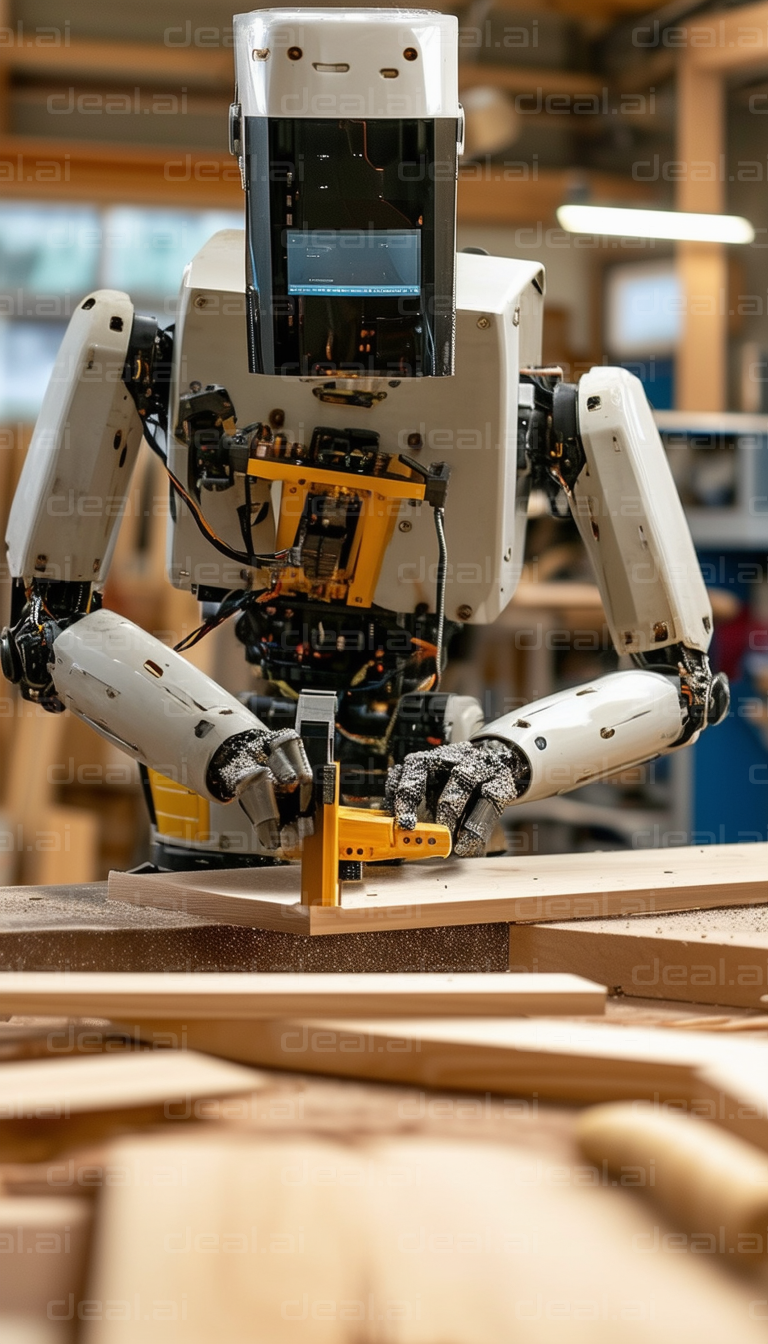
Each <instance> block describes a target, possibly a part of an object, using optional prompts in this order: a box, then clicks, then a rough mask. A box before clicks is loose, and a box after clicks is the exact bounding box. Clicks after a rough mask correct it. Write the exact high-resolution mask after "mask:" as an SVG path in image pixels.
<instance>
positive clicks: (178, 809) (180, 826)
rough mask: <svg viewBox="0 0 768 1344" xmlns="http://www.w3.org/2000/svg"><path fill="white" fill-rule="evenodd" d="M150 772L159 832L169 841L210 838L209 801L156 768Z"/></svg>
mask: <svg viewBox="0 0 768 1344" xmlns="http://www.w3.org/2000/svg"><path fill="white" fill-rule="evenodd" d="M148 774H149V787H150V789H151V790H152V803H153V805H154V809H155V820H156V825H157V829H158V832H159V834H160V835H162V836H163V838H164V839H166V840H181V841H184V842H186V843H187V844H191V843H192V842H194V841H195V840H197V841H200V842H202V841H205V840H208V838H209V836H210V831H211V809H210V806H209V803H208V800H207V799H206V798H201V797H200V794H199V793H194V792H193V790H192V789H187V788H185V787H184V785H183V784H177V783H176V781H175V780H173V779H167V778H166V776H165V775H159V774H158V773H157V771H156V770H149V771H148Z"/></svg>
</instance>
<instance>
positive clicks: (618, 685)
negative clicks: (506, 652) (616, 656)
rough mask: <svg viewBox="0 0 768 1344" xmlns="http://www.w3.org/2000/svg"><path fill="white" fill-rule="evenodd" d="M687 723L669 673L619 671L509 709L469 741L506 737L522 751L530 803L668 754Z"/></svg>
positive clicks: (523, 793) (524, 794)
mask: <svg viewBox="0 0 768 1344" xmlns="http://www.w3.org/2000/svg"><path fill="white" fill-rule="evenodd" d="M685 721H686V710H685V709H684V708H682V706H681V696H680V692H679V689H678V687H677V686H676V684H675V682H674V681H673V680H672V678H670V677H667V676H663V675H661V674H660V673H657V672H641V671H629V672H614V673H611V674H610V675H609V676H607V677H599V678H598V679H597V680H596V681H593V682H589V683H588V684H587V685H585V686H574V687H573V688H570V689H568V690H566V691H558V692H557V693H556V694H555V695H548V696H546V697H545V698H544V699H543V700H537V701H535V702H534V703H533V704H531V705H525V706H524V707H523V708H522V709H520V710H516V711H515V712H514V713H512V714H505V715H504V717H503V718H501V719H497V720H496V721H495V722H494V723H490V724H487V725H486V726H485V727H484V728H483V729H482V731H481V732H480V733H478V734H477V735H476V736H475V737H474V738H473V739H472V740H473V742H480V741H483V740H484V739H486V738H489V739H493V740H495V741H502V742H505V743H508V744H509V745H510V746H512V747H514V749H515V752H516V753H520V754H521V755H522V757H523V759H524V762H525V766H524V778H525V781H526V783H525V787H524V790H521V793H520V795H519V796H520V798H521V800H522V799H523V798H524V800H525V802H529V801H533V800H535V799H538V798H549V797H551V796H552V795H553V794H558V793H568V792H569V791H570V790H571V789H576V788H578V787H579V785H580V784H586V783H588V782H589V781H591V780H594V779H600V778H602V777H603V776H606V775H612V774H615V773H616V772H617V771H618V770H621V769H624V768H625V767H627V766H630V765H637V764H639V763H640V762H641V761H646V760H649V759H650V758H652V757H654V756H659V755H661V754H662V753H663V752H666V751H669V750H670V749H671V748H672V747H674V745H675V743H676V742H678V741H679V739H680V737H681V734H682V733H683V729H684V725H685Z"/></svg>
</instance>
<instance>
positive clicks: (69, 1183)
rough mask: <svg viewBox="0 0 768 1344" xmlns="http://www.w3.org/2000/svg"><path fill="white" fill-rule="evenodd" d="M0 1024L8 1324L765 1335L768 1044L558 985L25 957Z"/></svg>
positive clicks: (292, 1334)
mask: <svg viewBox="0 0 768 1344" xmlns="http://www.w3.org/2000/svg"><path fill="white" fill-rule="evenodd" d="M2 1014H8V1015H9V1016H10V1021H7V1022H6V1023H5V1024H0V1039H2V1038H3V1037H5V1039H6V1040H7V1041H8V1043H9V1045H8V1049H9V1050H10V1048H11V1044H13V1048H15V1050H16V1053H17V1058H16V1059H13V1058H10V1057H9V1056H8V1054H6V1055H5V1056H4V1062H2V1063H0V1189H1V1190H2V1191H3V1194H2V1196H0V1250H6V1251H7V1253H8V1255H9V1257H10V1258H9V1260H8V1261H7V1262H5V1263H6V1265H7V1266H8V1267H9V1268H11V1269H13V1270H14V1272H13V1273H11V1274H10V1275H9V1276H7V1283H5V1284H3V1281H2V1280H1V1279H0V1338H2V1335H3V1331H4V1330H5V1331H6V1333H8V1332H9V1331H16V1334H11V1337H13V1338H14V1339H15V1338H18V1339H19V1340H20V1341H21V1340H24V1339H27V1338H28V1339H30V1340H37V1339H39V1340H41V1341H42V1340H43V1339H46V1340H60V1341H61V1344H70V1342H71V1344H79V1341H81V1340H85V1341H86V1344H123V1341H131V1342H132V1344H133V1341H139V1340H141V1341H142V1344H145V1341H146V1342H148V1344H152V1342H153V1341H154V1340H157V1341H158V1344H159V1341H160V1340H162V1341H163V1344H165V1341H166V1340H171V1341H179V1344H182V1342H183V1344H198V1342H199V1344H202V1342H203V1341H204V1340H208V1339H210V1338H211V1337H212V1335H214V1333H215V1335H216V1336H217V1337H219V1336H220V1337H222V1338H226V1339H227V1340H232V1341H235V1342H236V1344H237V1342H238V1341H241V1340H242V1341H243V1342H244V1341H246V1340H249V1339H253V1338H265V1339H269V1340H270V1344H284V1342H285V1344H288V1341H291V1340H294V1339H296V1340H299V1339H301V1340H304V1339H306V1338H311V1339H312V1340H313V1344H314V1341H315V1340H317V1341H320V1342H321V1344H322V1341H324V1340H327V1341H328V1344H331V1341H333V1344H336V1341H339V1340H341V1341H345V1340H347V1341H349V1344H359V1342H360V1341H364V1342H368V1341H369V1342H370V1344H380V1341H382V1340H387V1341H389V1340H391V1341H393V1344H428V1342H429V1341H434V1340H436V1339H446V1340H447V1339H450V1340H451V1341H454V1342H455V1344H497V1341H498V1340H499V1339H500V1338H505V1337H508V1336H510V1334H512V1333H514V1338H515V1339H516V1340H519V1341H521V1342H522V1344H550V1342H551V1344H555V1341H560V1340H562V1339H564V1338H567V1339H568V1340H569V1344H570V1341H576V1344H582V1341H583V1344H594V1342H595V1341H597V1344H602V1342H603V1341H605V1344H608V1341H611V1344H612V1341H614V1340H615V1339H616V1338H617V1335H619V1334H620V1337H621V1338H622V1340H628V1341H630V1344H651V1341H653V1344H658V1341H661V1342H662V1344H667V1341H669V1344H673V1341H674V1344H681V1341H682V1344H687V1341H689V1340H690V1341H691V1344H710V1341H711V1344H716V1342H717V1344H719V1342H720V1341H721V1340H723V1339H728V1340H729V1342H730V1341H734V1344H753V1341H754V1344H757V1341H758V1339H763V1340H764V1326H763V1324H762V1319H761V1317H760V1313H759V1312H756V1311H755V1302H756V1301H758V1300H759V1293H758V1296H757V1298H756V1296H755V1288H754V1286H753V1285H752V1284H750V1283H749V1282H748V1281H747V1279H745V1277H744V1274H743V1272H742V1273H741V1274H737V1273H735V1272H734V1265H735V1264H736V1263H737V1262H738V1264H739V1266H740V1267H741V1270H742V1271H743V1270H744V1268H746V1270H747V1271H749V1270H750V1269H760V1271H761V1272H762V1269H763V1267H764V1266H766V1265H768V1259H766V1257H768V1238H764V1240H765V1242H766V1244H765V1245H764V1246H763V1245H762V1243H761V1248H760V1249H757V1247H758V1241H759V1239H760V1237H761V1236H762V1235H763V1234H764V1232H765V1228H764V1227H763V1228H762V1232H761V1231H760V1229H761V1227H762V1224H763V1223H765V1221H766V1219H768V1198H767V1197H766V1189H768V1155H767V1154H768V1081H766V1080H768V1038H767V1037H766V1035H765V1034H761V1033H760V1032H755V1033H752V1034H749V1035H747V1034H746V1033H745V1034H743V1035H741V1036H739V1038H738V1039H736V1040H735V1041H734V1040H733V1039H732V1038H731V1037H730V1036H726V1035H724V1034H723V1033H721V1032H720V1033H719V1032H715V1031H706V1030H704V1031H700V1030H691V1029H690V1026H691V1018H690V1010H687V1015H686V1011H684V1010H683V1009H681V1010H680V1011H679V1012H678V1013H677V1014H675V1013H670V1011H669V1010H666V1014H667V1015H666V1017H665V1016H664V1013H662V1012H659V1013H657V1015H656V1018H655V1019H654V1020H653V1021H651V1020H650V1016H651V1015H649V1014H646V1018H647V1019H648V1020H647V1023H646V1025H642V1026H640V1025H632V1021H633V1019H632V1015H631V1012H630V1011H629V1010H628V1009H623V1010H622V1011H621V1012H620V1011H619V1010H618V1009H617V1008H616V1006H615V1005H613V1004H611V1003H609V1004H608V1012H607V1013H606V998H605V990H604V988H603V987H602V985H601V984H599V983H596V982H594V981H587V980H584V979H582V978H580V977H578V976H575V975H572V974H567V973H557V974H509V973H507V974H499V975H494V974H485V975H483V974H479V975H478V974H466V975H437V974H421V975H408V974H397V973H394V974H382V975H373V974H371V975H366V974H351V973H349V974H342V973H336V974H306V975H304V976H298V977H297V976H292V975H281V974H267V973H265V974H258V975H248V974H222V973H219V972H216V973H201V974H194V975H192V974H188V973H169V974H162V973H150V972H143V973H124V974H122V975H114V974H104V973H99V972H94V973H79V972H77V973H66V972H64V973H61V972H33V973H32V972H30V973H26V972H15V973H3V974H0V1015H2ZM14 1014H15V1015H16V1016H13V1015H14ZM743 1020H744V1021H749V1018H747V1017H744V1019H743ZM677 1021H679V1022H680V1023H681V1024H682V1025H683V1026H684V1027H685V1029H684V1030H676V1029H674V1027H675V1023H676V1022H677ZM704 1021H705V1022H706V1018H705V1019H704ZM26 1046H28V1047H29V1055H30V1057H24V1056H25V1048H26ZM0 1057H2V1055H1V1052H0ZM595 1103H600V1105H598V1106H597V1107H595V1105H594V1104H595ZM563 1107H567V1108H568V1109H563ZM669 1108H674V1109H675V1110H676V1111H677V1112H682V1114H679V1113H678V1114H676V1115H675V1116H674V1117H672V1119H671V1121H670V1119H669V1115H668V1111H669ZM639 1194H640V1195H642V1196H643V1198H639V1197H638V1195H639ZM761 1220H762V1221H761ZM713 1238H714V1240H713ZM702 1247H706V1248H708V1250H707V1257H705V1256H704V1255H703V1253H702ZM46 1248H48V1250H49V1251H50V1254H51V1255H52V1256H53V1257H55V1258H54V1259H53V1260H52V1261H50V1262H49V1261H48V1260H47V1259H46V1255H47V1253H48V1251H46ZM617 1322H618V1323H619V1325H617Z"/></svg>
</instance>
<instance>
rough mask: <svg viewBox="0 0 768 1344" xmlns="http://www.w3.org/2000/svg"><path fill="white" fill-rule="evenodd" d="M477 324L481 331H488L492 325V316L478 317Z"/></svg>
mask: <svg viewBox="0 0 768 1344" xmlns="http://www.w3.org/2000/svg"><path fill="white" fill-rule="evenodd" d="M477 325H478V327H479V328H480V330H481V331H487V330H488V327H490V325H491V319H490V317H478V319H477Z"/></svg>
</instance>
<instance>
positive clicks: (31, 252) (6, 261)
mask: <svg viewBox="0 0 768 1344" xmlns="http://www.w3.org/2000/svg"><path fill="white" fill-rule="evenodd" d="M100 251H101V218H100V215H99V212H98V211H96V210H92V209H90V207H87V206H53V205H48V204H46V205H31V204H27V203H25V202H7V203H4V204H2V205H0V291H2V292H4V293H9V292H10V293H14V294H15V292H16V291H18V290H22V291H24V296H25V299H26V298H27V296H29V301H30V302H31V303H32V304H34V301H35V299H43V298H45V296H46V295H53V296H58V295H62V294H67V293H72V294H74V295H76V296H77V297H79V296H80V295H81V294H86V293H87V292H88V290H89V289H93V287H94V285H95V284H96V280H97V276H98V261H99V253H100ZM31 311H33V312H34V308H32V309H31ZM29 312H30V306H29V303H25V307H24V313H23V314H22V313H19V316H23V315H28V314H29Z"/></svg>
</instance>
